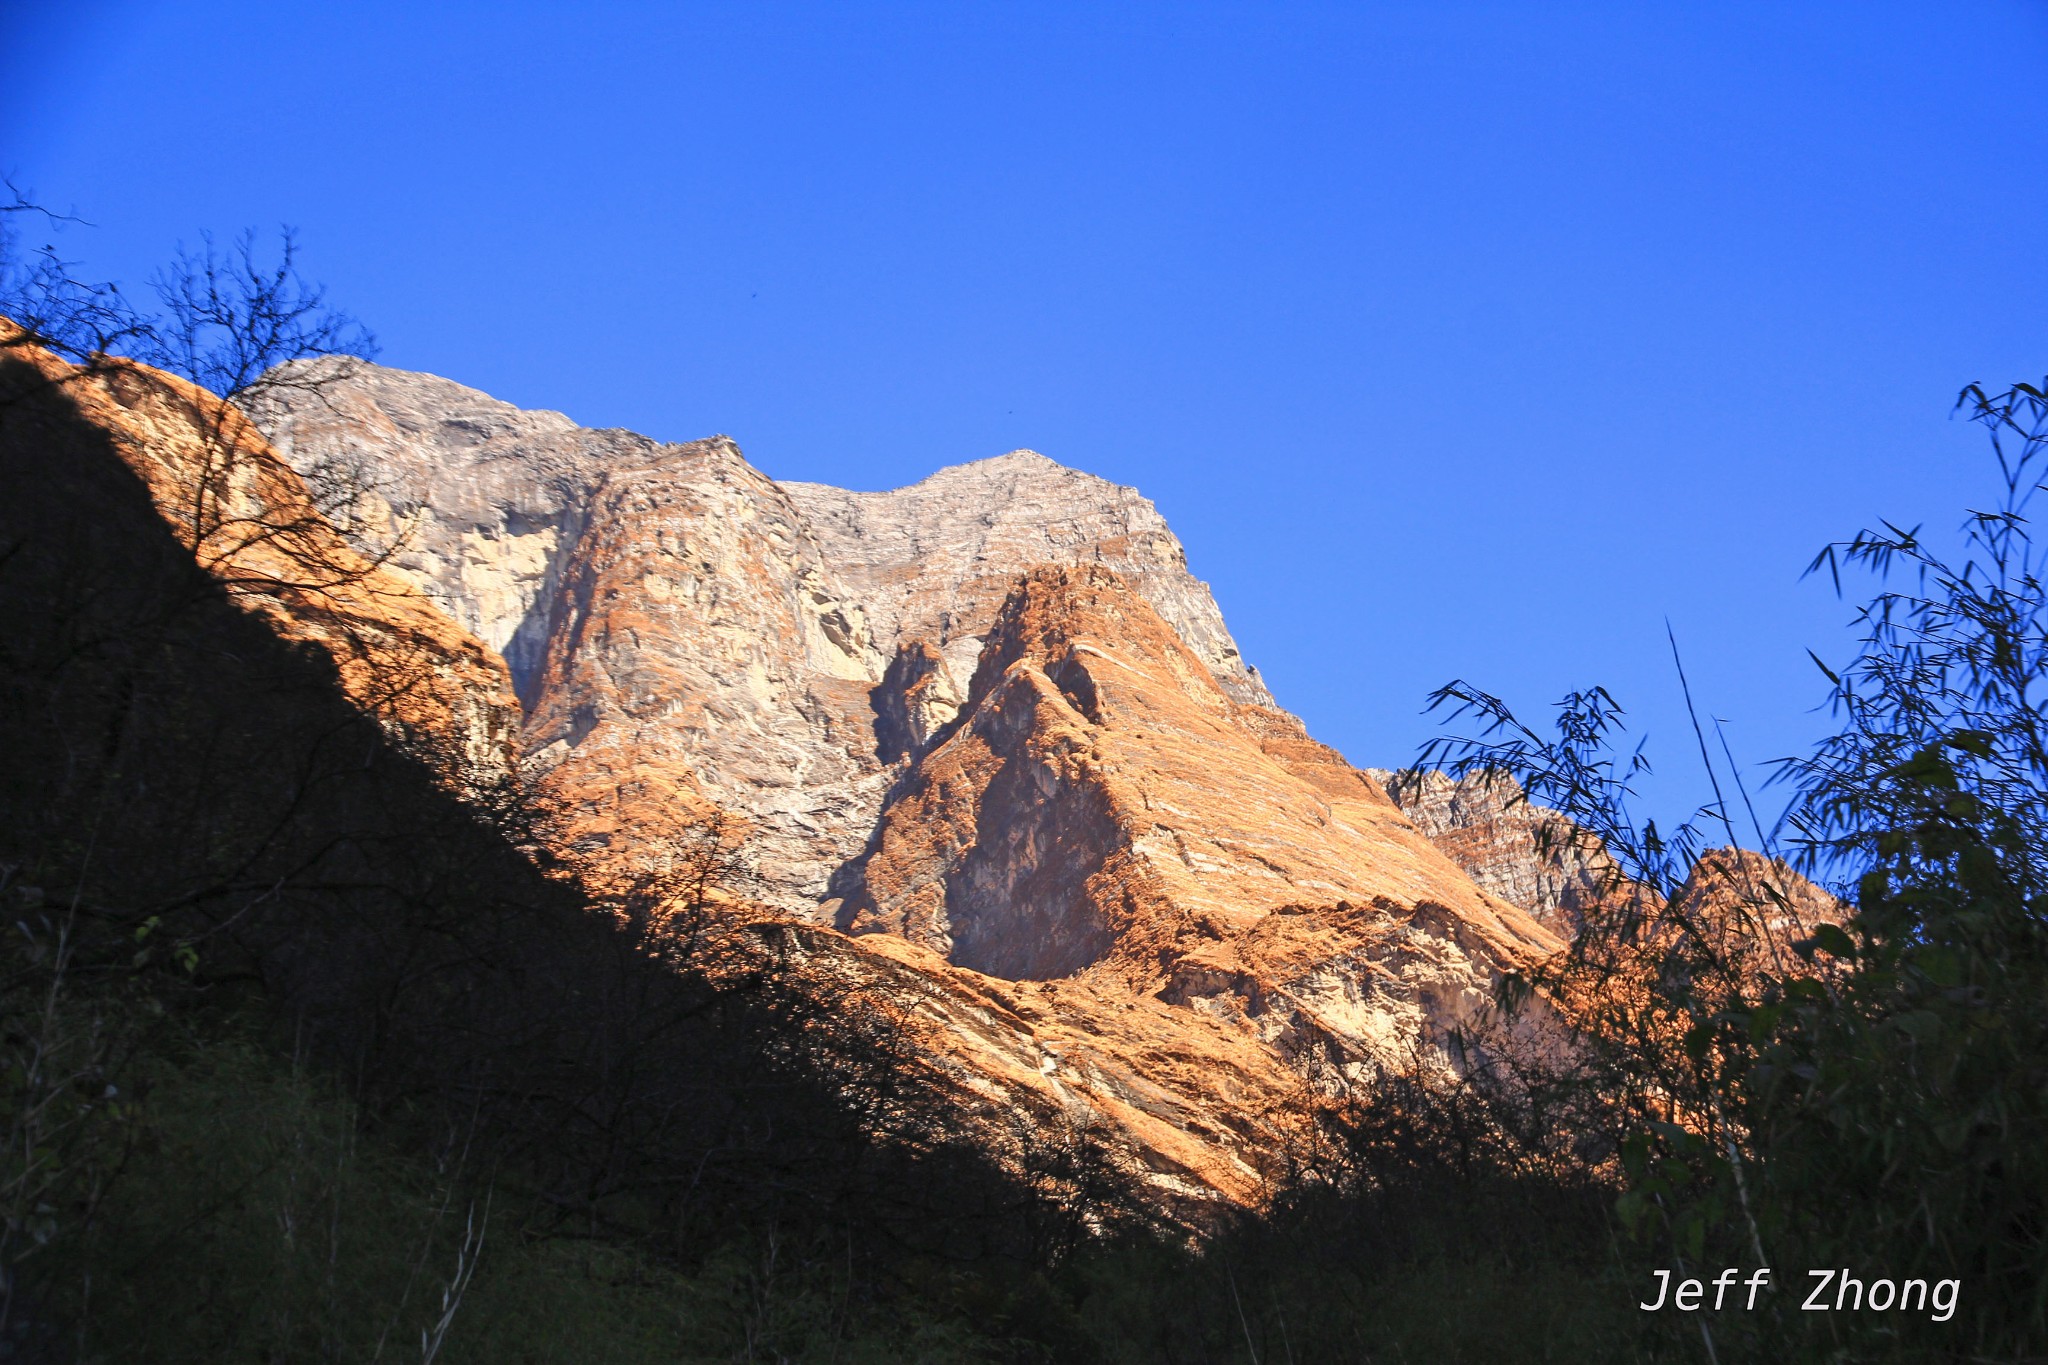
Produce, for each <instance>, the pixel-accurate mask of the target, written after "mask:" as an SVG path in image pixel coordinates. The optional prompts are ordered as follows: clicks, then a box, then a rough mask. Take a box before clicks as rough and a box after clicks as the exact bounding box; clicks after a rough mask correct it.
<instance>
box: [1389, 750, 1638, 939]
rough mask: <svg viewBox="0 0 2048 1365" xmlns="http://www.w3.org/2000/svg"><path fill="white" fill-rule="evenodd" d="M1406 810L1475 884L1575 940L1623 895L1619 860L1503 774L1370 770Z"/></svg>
mask: <svg viewBox="0 0 2048 1365" xmlns="http://www.w3.org/2000/svg"><path fill="white" fill-rule="evenodd" d="M1369 771H1370V772H1371V774H1372V776H1373V778H1374V779H1375V780H1376V781H1378V782H1379V783H1380V784H1381V785H1382V786H1383V787H1384V788H1385V790H1386V792H1387V795H1389V796H1390V797H1392V798H1393V800H1394V803H1395V804H1396V805H1398V806H1400V808H1401V810H1402V812H1403V813H1404V814H1406V815H1407V816H1408V818H1409V819H1410V820H1413V821H1414V822H1415V825H1416V827H1417V828H1418V829H1420V830H1421V831H1422V832H1423V833H1424V834H1426V835H1428V836H1429V838H1430V841H1431V842H1432V843H1434V844H1435V845H1436V846H1437V847H1438V848H1440V849H1442V850H1443V852H1444V854H1445V856H1447V857H1448V858H1449V859H1450V860H1451V861H1452V862H1454V863H1456V864H1457V865H1458V867H1459V868H1460V869H1461V870H1462V871H1463V872H1464V873H1465V875H1466V876H1468V877H1470V878H1471V879H1472V880H1473V881H1474V882H1476V883H1478V885H1479V886H1480V887H1481V888H1482V889H1484V890H1486V891H1487V892H1489V893H1491V894H1492V895H1495V896H1498V897H1500V898H1501V899H1502V900H1504V901H1509V902H1511V903H1513V904H1515V905H1519V906H1521V907H1522V908H1523V909H1525V910H1527V911H1529V913H1530V914H1532V915H1534V916H1535V917H1536V918H1537V919H1538V920H1539V921H1541V922H1542V923H1543V924H1544V926H1545V927H1547V928H1548V929H1550V930H1551V931H1552V932H1553V933H1556V934H1558V935H1560V936H1561V937H1564V938H1567V939H1568V938H1570V937H1571V936H1572V935H1573V934H1575V933H1576V932H1577V931H1578V929H1579V928H1580V926H1581V925H1582V924H1583V923H1584V920H1585V916H1586V914H1587V912H1588V911H1591V910H1593V909H1594V908H1595V907H1597V906H1599V905H1601V904H1603V903H1605V902H1606V901H1608V900H1610V899H1613V898H1615V897H1616V896H1618V895H1620V894H1621V893H1622V887H1621V885H1620V881H1619V874H1618V869H1617V868H1616V867H1615V866H1614V861H1613V859H1611V858H1610V857H1608V856H1607V854H1606V853H1605V852H1604V851H1602V850H1601V849H1600V848H1599V847H1598V846H1597V845H1595V844H1593V843H1591V842H1590V841H1589V840H1587V839H1586V838H1585V837H1584V836H1583V835H1581V834H1580V833H1579V832H1578V831H1577V829H1576V828H1575V827H1574V826H1573V825H1572V824H1571V822H1570V821H1568V820H1566V819H1565V817H1564V816H1562V815H1560V814H1558V813H1557V812H1556V811H1554V810H1550V809H1548V808H1547V807H1544V806H1538V805H1535V804H1533V803H1531V802H1530V801H1529V800H1528V799H1527V798H1526V797H1525V796H1524V795H1523V792H1522V786H1521V784H1520V783H1519V782H1517V781H1516V780H1515V779H1514V778H1513V777H1512V776H1510V775H1508V774H1507V773H1503V772H1494V771H1485V772H1474V773H1468V774H1466V775H1465V776H1464V777H1460V778H1453V777H1450V776H1448V775H1446V774H1444V773H1441V772H1437V771H1435V770H1425V771H1416V770H1413V769H1410V770H1405V771H1401V772H1389V771H1387V770H1385V769H1381V768H1374V769H1370V770H1369Z"/></svg>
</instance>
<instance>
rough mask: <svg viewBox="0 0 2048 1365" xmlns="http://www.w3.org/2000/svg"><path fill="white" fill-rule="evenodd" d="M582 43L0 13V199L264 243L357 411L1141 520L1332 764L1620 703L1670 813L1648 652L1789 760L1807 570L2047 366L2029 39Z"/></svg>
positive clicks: (1942, 504)
mask: <svg viewBox="0 0 2048 1365" xmlns="http://www.w3.org/2000/svg"><path fill="white" fill-rule="evenodd" d="M587 9H588V10H589V11H590V12H583V11H581V10H576V11H572V10H571V9H570V7H567V6H547V7H542V6H519V5H507V4H494V5H488V6H484V5H478V6H474V7H459V6H410V5H409V6H390V5H375V4H348V5H328V6H318V7H315V6H280V5H274V4H264V5H247V6H231V5H209V4H189V5H139V4H138V5H118V4H102V5H92V4H81V5H75V6H71V5H66V6H57V5H36V4H31V5H20V4H13V3H6V2H5V0H0V16H4V17H0V79H4V80H5V81H6V86H7V89H8V90H9V98H8V100H7V101H6V104H7V108H6V111H5V112H4V114H0V120H4V122H0V169H4V170H7V171H9V172H11V173H12V174H13V175H14V176H15V178H16V180H17V182H18V183H20V184H22V185H24V186H27V187H30V188H32V189H34V190H35V191H37V192H38V194H39V195H40V197H41V198H42V199H44V200H46V201H49V202H52V203H54V204H57V205H60V206H65V207H75V208H76V209H77V210H78V211H79V212H80V213H82V214H84V215H85V216H86V217H88V218H90V219H92V220H93V221H94V223H95V224H97V226H96V227H95V228H93V229H92V230H90V231H86V230H76V231H73V232H70V233H68V234H67V235H66V237H65V238H64V245H65V249H66V250H67V252H69V253H70V254H72V255H74V256H77V257H80V258H82V259H83V260H85V261H86V262H87V263H88V264H89V265H91V266H94V267H97V268H98V269H99V271H100V272H101V273H104V274H106V275H111V276H114V277H117V278H130V279H137V280H139V279H140V278H141V277H143V276H145V275H146V274H147V272H148V268H149V266H150V265H151V263H153V262H154V261H156V260H158V259H160V258H162V257H163V256H164V255H165V254H167V252H168V251H169V250H170V248H171V247H172V246H173V244H174V243H175V242H176V241H177V240H178V239H180V238H186V239H190V238H191V237H192V235H193V234H194V233H195V232H196V231H197V230H199V229H202V228H211V229H214V230H216V231H219V232H232V231H234V230H235V229H237V228H240V227H242V226H245V225H252V224H255V225H274V224H278V223H290V224H293V225H295V226H297V227H298V228H299V229H300V230H301V232H302V235H303V241H304V245H305V248H306V257H305V260H306V264H307V267H308V270H309V273H311V274H312V275H313V276H315V277H316V278H319V279H323V280H325V281H326V282H327V283H328V284H329V285H330V287H331V291H332V296H333V297H334V299H335V300H336V301H337V302H339V303H341V304H343V305H345V306H346V307H348V308H349V309H350V310H351V311H353V312H355V313H356V314H357V315H358V316H360V317H361V318H362V319H363V320H364V321H366V322H367V323H369V324H370V325H371V326H372V327H373V328H374V330H375V331H376V332H377V333H378V335H379V337H380V338H381V340H382V342H383V344H384V355H383V359H384V360H385V361H386V362H387V363H390V364H395V365H399V366H404V367H407V368H413V369H422V370H430V371H433V372H436V373H439V374H444V375H447V376H449V377H451V378H454V379H458V380H461V381H462V382H465V383H468V384H472V385H475V386H477V387H479V388H482V389H485V390H487V391H489V392H491V393H494V394H496V395H498V396H500V397H503V398H506V399H509V400H511V401H513V402H516V403H520V404H524V405H528V406H542V407H552V408H559V409H562V410H564V411H566V412H568V413H569V414H570V415H571V416H573V417H574V418H576V419H577V420H578V421H581V422H584V423H587V424H590V425H618V426H628V427H633V428H635V429H638V430H640V431H644V432H646V433H648V434H650V435H654V436H658V437H663V438H669V439H677V440H681V439H688V438H691V437H696V436H701V435H705V434H708V433H711V432H714V431H724V432H729V433H731V434H732V435H733V436H735V437H736V438H737V439H738V440H739V441H740V443H741V445H742V446H743V447H744V448H745V450H746V451H747V453H748V455H749V456H750V458H752V459H753V461H754V462H755V463H756V464H757V465H759V466H760V467H761V468H763V469H765V470H766V471H768V472H769V473H770V474H773V475H775V476H778V477H784V478H799V479H817V480H823V481H827V482H831V483H837V484H841V485H846V486H850V487H855V488H881V487H890V486H895V485H899V484H903V483H907V482H910V481H913V480H915V479H917V478H919V477H921V476H922V475H924V474H926V473H928V472H930V471H931V470H933V469H935V468H937V467H939V466H941V465H945V464H952V463H958V462H960V461H962V460H967V459H972V458H976V457H980V456H985V455H993V454H997V453H1000V452H1002V451H1005V450H1009V449H1012V448H1014V447H1018V446H1030V447H1032V448H1035V449H1038V450H1041V451H1043V452H1045V453H1046V454H1048V455H1051V456H1052V457H1054V458H1055V459H1058V460H1061V461H1063V462H1065V463H1067V464H1070V465H1074V466H1077V467H1080V468H1083V469H1087V470H1090V471H1093V472H1095V473H1098V474H1102V475H1104V476H1106V477H1109V478H1112V479H1115V480H1118V481H1119V482H1123V483H1129V484H1135V485H1136V486H1137V487H1139V488H1140V489H1142V490H1143V491H1144V492H1145V493H1147V494H1148V495H1150V496H1151V497H1152V498H1153V499H1154V500H1155V501H1156V502H1157V503H1158V504H1159V506H1160V508H1161V509H1162V510H1163V511H1164V512H1165V513H1166V515H1167V517H1168V518H1169V519H1170V520H1171V522H1172V523H1173V525H1174V527H1175V528H1176V530H1178V532H1179V533H1180V536H1181V538H1182V539H1183V540H1184V541H1185V542H1186V543H1187V546H1188V552H1189V556H1190V559H1191V562H1192V564H1193V567H1194V569H1195V571H1196V572H1197V573H1198V574H1200V575H1201V576H1202V577H1204V578H1206V579H1208V580H1209V581H1210V582H1211V583H1212V584H1213V585H1214V587H1215V590H1216V595H1217V597H1218V598H1219V599H1220V600H1221V602H1222V604H1223V607H1224V611H1225V613H1226V615H1227V616H1228V618H1229V621H1230V624H1231V626H1232V628H1233V629H1234V630H1235V632H1236V634H1237V637H1238V639H1239V641H1240V642H1241V643H1242V645H1243V647H1244V649H1245V652H1246V654H1247V655H1248V656H1249V657H1250V658H1251V659H1252V660H1253V661H1254V662H1256V663H1258V664H1259V665H1260V666H1261V667H1262V668H1263V669H1264V670H1265V672H1266V674H1267V677H1268V679H1269V681H1270V682H1271V684H1272V687H1273V690H1274V691H1275V693H1276V694H1277V695H1278V696H1279V698H1280V700H1281V701H1282V703H1283V704H1285V705H1287V706H1288V707H1290V708H1291V709H1293V710H1295V711H1297V712H1299V713H1300V714H1301V715H1303V716H1304V717H1305V718H1306V719H1307V720H1308V722H1309V725H1310V728H1311V730H1312V732H1313V733H1315V734H1316V735H1317V736H1319V737H1321V738H1323V739H1325V740H1328V741H1330V742H1332V743H1334V744H1336V745H1338V746H1339V747H1340V748H1342V749H1343V750H1344V751H1345V752H1346V753H1347V754H1349V755H1350V756H1351V757H1352V758H1353V759H1354V760H1356V761H1358V762H1360V763H1375V764H1387V763H1393V762H1398V761H1400V760H1402V759H1404V758H1406V757H1408V756H1410V755H1411V754H1412V753H1413V752H1414V749H1415V746H1416V745H1417V744H1418V742H1420V741H1421V740H1422V739H1423V738H1425V737H1426V736H1427V735H1428V734H1429V733H1430V732H1431V729H1432V726H1431V723H1430V722H1428V721H1425V720H1424V719H1423V718H1421V717H1420V715H1419V714H1418V711H1419V707H1420V704H1421V702H1422V699H1423V696H1424V694H1425V693H1426V692H1427V691H1428V690H1429V689H1430V688H1432V687H1434V686H1435V685H1437V684H1439V683H1442V682H1444V681H1446V680H1448V679H1450V678H1452V677H1459V676H1462V677H1466V678H1470V679H1473V680H1475V681H1477V682H1479V683H1481V684H1483V685H1485V686H1488V687H1490V688H1492V689H1493V690H1495V691H1497V692H1500V693H1502V694H1503V695H1505V696H1507V697H1508V698H1509V699H1510V700H1511V701H1514V702H1515V703H1517V704H1518V705H1520V706H1522V707H1525V708H1526V709H1527V710H1529V711H1530V712H1534V713H1541V712H1543V711H1544V709H1545V707H1546V705H1547V703H1548V702H1550V701H1551V700H1553V699H1554V698H1555V697H1556V696H1558V695H1559V694H1561V693H1562V692H1564V691H1565V690H1566V689H1568V688H1571V687H1574V686H1581V685H1585V684H1588V683H1593V682H1602V683H1605V684H1606V685H1607V686H1608V687H1609V688H1610V689H1611V690H1612V691H1613V692H1614V693H1615V694H1616V695H1617V696H1618V697H1619V698H1620V699H1621V701H1622V702H1623V704H1624V705H1626V706H1628V707H1629V708H1630V710H1631V712H1632V714H1633V716H1634V718H1635V719H1636V721H1637V722H1638V726H1639V728H1642V729H1646V730H1647V731H1648V732H1649V734H1650V737H1651V743H1652V749H1653V752H1654V754H1655V755H1656V757H1657V759H1658V762H1659V766H1660V768H1661V769H1662V771H1663V774H1664V775H1663V776H1662V777H1661V778H1660V780H1659V783H1658V785H1657V787H1656V788H1655V791H1654V796H1653V809H1655V810H1656V811H1657V812H1658V813H1659V814H1661V815H1666V816H1668V815H1669V814H1671V813H1673V812H1676V811H1678V810H1679V809H1680V808H1681V807H1682V806H1683V805H1684V804H1685V803H1687V802H1689V801H1690V800H1691V799H1692V798H1694V797H1695V796H1697V795H1698V794H1699V792H1700V790H1701V789H1702V784H1701V783H1700V781H1699V780H1698V761H1697V758H1696V756H1695V754H1694V749H1693V744H1692V739H1691V735H1690V731H1689V730H1688V729H1687V727H1686V723H1685V720H1684V713H1683V711H1682V710H1681V709H1680V707H1679V704H1678V694H1677V687H1676V682H1675V679H1674V677H1673V675H1672V671H1671V667H1670V663H1669V658H1668V654H1667V652H1666V645H1665V639H1664V624H1663V623H1664V620H1665V618H1666V617H1667V616H1668V617H1669V618H1670V619H1671V621H1672V622H1673V624H1674V625H1675V627H1676V629H1677V631H1678V634H1679V637H1680V641H1681V643H1682V645H1683V646H1684V648H1685V650H1686V651H1687V653H1688V656H1689V658H1688V663H1689V666H1690V668H1691V670H1692V674H1693V683H1694V688H1695V691H1696V693H1697V694H1698V695H1699V696H1700V697H1701V699H1702V701H1703V704H1704V705H1705V706H1706V708H1707V709H1708V710H1709V711H1710V713H1711V714H1713V715H1716V716H1720V717H1723V718H1725V719H1726V720H1727V722H1728V734H1729V737H1730V739H1731V741H1732V743H1733V744H1734V746H1735V747H1736V749H1737V751H1738V753H1739V754H1741V755H1742V756H1744V757H1745V758H1747V759H1764V758H1769V757H1772V756H1775V755H1777V754H1781V753H1784V752H1787V751H1788V750H1791V749H1793V748H1795V747H1798V746H1800V745H1801V744H1802V743H1803V742H1805V741H1806V740H1807V739H1809V738H1810V737H1811V736H1812V735H1814V734H1815V733H1817V731H1818V729H1819V727H1820V726H1821V724H1822V721H1821V719H1820V718H1819V717H1817V716H1815V715H1814V714H1812V713H1811V708H1812V706H1813V705H1814V703H1815V702H1816V701H1817V700H1818V698H1819V695H1820V690H1819V689H1820V679H1819V677H1818V675H1817V674H1816V673H1815V671H1814V670H1813V667H1812V665H1811V664H1810V663H1809V662H1808V661H1807V658H1806V654H1805V650H1806V648H1807V647H1809V646H1811V647H1813V648H1814V649H1816V650H1818V651H1819V652H1820V653H1821V654H1822V656H1823V657H1839V656H1840V655H1841V654H1842V652H1843V651H1844V649H1845V648H1846V642H1847V638H1848V637H1847V636H1846V634H1845V633H1844V630H1843V623H1844V620H1845V617H1846V614H1847V613H1846V610H1845V608H1844V607H1843V606H1842V605H1841V604H1838V603H1837V602H1836V601H1835V600H1834V599H1833V597H1832V595H1831V593H1830V592H1829V591H1827V590H1826V589H1825V587H1824V586H1822V585H1819V584H1816V583H1814V582H1811V581H1809V582H1807V583H1805V584H1803V585H1802V584H1801V583H1800V582H1799V581H1798V578H1799V572H1800V569H1801V568H1802V567H1803V566H1804V564H1805V563H1806V562H1807V560H1808V559H1809V558H1810V557H1811V555H1812V554H1813V552H1814V550H1815V549H1816V548H1817V546H1818V545H1819V544H1820V543H1822V542H1823V541H1825V540H1827V539H1829V538H1832V537H1837V536H1843V535H1847V534H1848V533H1850V532H1852V531H1854V530H1855V529H1856V528H1857V527H1859V526H1861V525H1863V524H1865V523H1867V522H1869V521H1870V520H1871V519H1873V518H1875V517H1879V516H1891V517H1894V518H1899V519H1904V520H1908V521H1911V520H1918V519H1923V518H1924V519H1927V520H1929V521H1930V522H1932V523H1935V524H1938V525H1941V526H1948V525H1950V524H1952V523H1953V522H1954V521H1955V520H1956V519H1957V518H1958V517H1959V515H1960V510H1961V508H1962V506H1963V504H1964V503H1965V502H1966V501H1967V500H1969V499H1970V498H1972V497H1975V496H1978V495H1979V494H1981V493H1983V492H1984V491H1985V490H1986V489H1987V488H1988V482H1987V478H1986V475H1987V470H1988V462H1987V460H1986V458H1985V457H1984V455H1983V454H1982V445H1981V442H1980V441H1979V440H1978V439H1977V437H1976V435H1975V432H1974V429H1972V428H1969V427H1967V426H1966V425H1965V424H1963V423H1961V422H1958V421H1953V420H1951V419H1950V418H1949V415H1948V409H1949V404H1950V402H1951V401H1952V400H1953V397H1954V395H1955V393H1956V390H1957V389H1958V388H1959V387H1960V386H1961V385H1962V384H1964V383H1966V382H1968V381H1972V380H1983V381H1985V382H1986V383H1987V384H2003V383H2005V382H2009V381H2011V380H2013V379H2018V378H2023V377H2032V378H2035V379H2038V378H2040V377H2041V376H2042V374H2043V373H2044V371H2048V326H2044V318H2048V232H2044V230H2043V229H2044V227H2048V196H2044V187H2048V80H2044V79H2043V78H2042V77H2043V73H2044V72H2048V5H2043V4H2041V3H2038V2H2037V3H2027V4H2021V3H1943V4H1934V3H1928V4H1921V5H1884V4H1872V3H1859V4H1843V5H1799V4H1783V3H1771V4H1756V5H1738V4H1714V5H1705V4H1702V5H1696V6H1681V5H1676V4H1633V5H1622V4H1616V5H1605V6H1603V5H1551V4H1536V3H1528V4H1522V5H1457V4H1419V3H1418V4H1412V5H1383V6H1375V5H1370V4H1344V5H1308V4H1292V5H1290V4H1281V3H1273V4H1260V5H1244V6H1213V5H1192V6H1191V5H1185V4H1159V5H1138V4H1133V5H1045V4H987V3H968V2H967V0H955V2H953V3H946V4H932V5H890V4H857V5H823V4H819V5H793V4H772V3H755V4H738V3H735V4H729V5H649V6H645V7H637V8H636V7H626V6H611V7H603V6H592V7H587ZM422 10H427V11H430V12H428V13H424V14H423V13H420V12H419V11H422Z"/></svg>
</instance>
